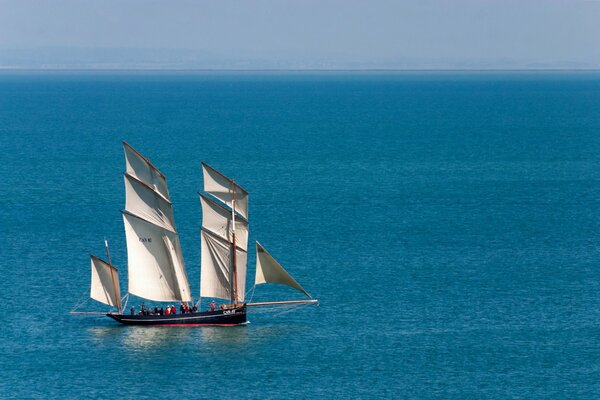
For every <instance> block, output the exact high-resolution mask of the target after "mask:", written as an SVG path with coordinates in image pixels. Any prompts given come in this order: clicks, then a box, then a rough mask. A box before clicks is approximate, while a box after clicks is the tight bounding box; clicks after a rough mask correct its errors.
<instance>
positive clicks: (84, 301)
mask: <svg viewBox="0 0 600 400" xmlns="http://www.w3.org/2000/svg"><path fill="white" fill-rule="evenodd" d="M86 294H87V290H86V291H85V292H83V294H82V295H81V297H83V300H80V301H79V303H76V304H75V307H73V309H72V310H71V311H70V312H74V311H76V310H77V309H78V308H79V307H81V306H82V305H84V304H85V303H87V302H88V301H89V299H90V298H89V297H85V295H86Z"/></svg>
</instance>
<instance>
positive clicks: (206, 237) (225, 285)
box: [200, 195, 248, 302]
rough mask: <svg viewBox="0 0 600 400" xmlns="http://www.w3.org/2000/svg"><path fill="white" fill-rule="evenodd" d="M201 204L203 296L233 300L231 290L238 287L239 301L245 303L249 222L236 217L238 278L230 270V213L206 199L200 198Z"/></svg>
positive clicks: (201, 278) (201, 288) (231, 244)
mask: <svg viewBox="0 0 600 400" xmlns="http://www.w3.org/2000/svg"><path fill="white" fill-rule="evenodd" d="M200 203H201V204H202V235H201V254H202V256H201V274H200V275H201V276H200V295H201V296H202V297H216V298H221V299H231V298H232V297H233V296H232V293H231V287H232V286H233V282H235V283H236V290H235V291H236V294H237V300H238V301H240V302H243V301H244V294H245V291H246V268H247V266H246V261H247V258H248V254H247V250H248V222H247V221H246V220H245V219H243V218H241V217H239V216H238V217H237V218H236V220H235V227H236V228H235V234H236V240H235V245H236V257H235V260H236V263H235V265H236V268H235V271H236V278H235V279H234V277H233V275H232V273H233V271H232V270H231V264H232V252H233V251H232V249H233V232H232V215H231V211H230V210H227V209H226V208H225V207H223V206H221V205H220V204H218V203H217V202H215V201H213V200H211V199H209V198H208V197H206V196H202V195H200Z"/></svg>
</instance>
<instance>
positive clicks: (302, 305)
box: [273, 303, 310, 317]
mask: <svg viewBox="0 0 600 400" xmlns="http://www.w3.org/2000/svg"><path fill="white" fill-rule="evenodd" d="M309 304H310V303H306V304H295V305H292V306H291V307H290V309H289V310H283V311H282V312H280V313H278V314H275V315H273V316H274V317H278V316H280V315H284V314H287V313H291V312H292V311H295V310H296V309H298V308H300V307H304V306H307V305H309Z"/></svg>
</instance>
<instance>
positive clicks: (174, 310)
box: [171, 306, 177, 314]
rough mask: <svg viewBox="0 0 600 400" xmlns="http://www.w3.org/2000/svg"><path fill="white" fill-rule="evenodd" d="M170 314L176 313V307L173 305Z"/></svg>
mask: <svg viewBox="0 0 600 400" xmlns="http://www.w3.org/2000/svg"><path fill="white" fill-rule="evenodd" d="M171 314H177V309H176V308H175V306H171Z"/></svg>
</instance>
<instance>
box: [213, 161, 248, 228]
mask: <svg viewBox="0 0 600 400" xmlns="http://www.w3.org/2000/svg"><path fill="white" fill-rule="evenodd" d="M202 174H203V177H204V191H205V192H206V193H210V194H211V195H213V196H215V197H216V198H217V199H219V200H221V201H222V202H223V203H225V204H227V205H228V206H229V207H232V200H233V194H234V192H233V190H232V186H235V210H236V211H237V212H238V213H240V215H242V216H243V217H244V218H246V219H248V192H247V191H245V190H244V189H243V188H241V187H240V186H239V185H238V184H235V185H233V181H232V180H231V179H229V178H228V177H226V176H225V175H223V174H222V173H220V172H219V171H217V170H216V169H214V168H213V167H211V166H210V165H208V164H206V163H202Z"/></svg>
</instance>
